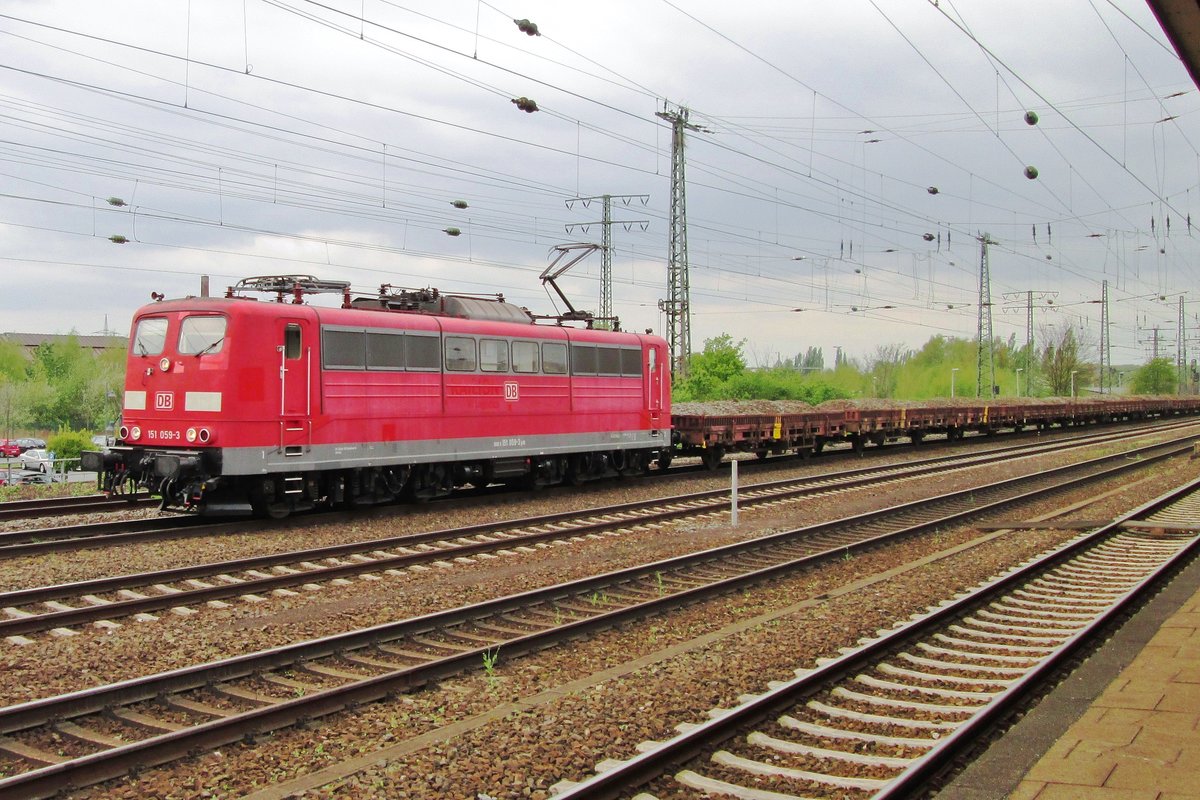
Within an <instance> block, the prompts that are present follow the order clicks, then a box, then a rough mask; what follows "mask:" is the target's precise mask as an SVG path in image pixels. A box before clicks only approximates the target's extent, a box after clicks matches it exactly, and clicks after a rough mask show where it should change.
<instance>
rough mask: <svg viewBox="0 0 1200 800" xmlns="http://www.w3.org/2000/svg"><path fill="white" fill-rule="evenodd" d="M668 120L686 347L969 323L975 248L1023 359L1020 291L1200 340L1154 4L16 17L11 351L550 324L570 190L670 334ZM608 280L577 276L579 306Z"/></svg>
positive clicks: (1105, 1)
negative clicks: (330, 310) (430, 317)
mask: <svg viewBox="0 0 1200 800" xmlns="http://www.w3.org/2000/svg"><path fill="white" fill-rule="evenodd" d="M514 19H529V20H531V21H532V22H534V23H536V25H537V26H538V30H539V32H540V35H538V36H529V35H526V34H525V33H523V32H522V31H521V30H519V29H518V27H517V25H516V24H514ZM519 97H527V98H531V99H533V100H534V101H536V103H537V105H538V107H539V108H540V111H537V112H535V113H525V112H523V111H521V110H519V109H518V108H517V106H516V105H515V104H514V103H513V102H512V101H513V99H514V98H519ZM664 103H670V104H671V105H670V108H672V109H674V108H676V107H677V106H678V105H680V104H682V105H685V106H687V107H688V109H689V110H690V119H691V121H692V122H693V123H695V124H696V125H697V126H699V127H700V128H701V130H696V131H692V132H690V133H689V134H688V139H687V210H688V243H689V251H690V277H691V289H692V310H693V317H692V340H693V345H694V347H695V348H696V349H699V348H700V347H701V346H702V344H703V341H704V339H706V338H709V337H713V336H716V335H719V334H721V333H729V334H731V335H732V336H733V337H734V338H735V339H745V340H746V342H747V347H746V352H747V355H748V356H749V357H750V359H751V361H752V363H755V362H757V363H772V362H773V361H774V359H775V358H776V357H777V356H778V355H782V356H784V357H786V356H789V355H793V354H795V353H797V352H801V351H803V350H804V349H805V348H806V347H809V346H819V347H822V348H823V349H824V351H825V353H826V357H827V359H829V360H831V359H832V351H833V349H834V348H835V347H843V348H845V349H846V350H847V352H848V353H849V354H851V355H855V356H862V355H867V354H869V353H871V352H872V351H873V350H874V348H875V347H876V346H877V345H879V344H894V343H895V344H902V345H905V346H908V347H919V346H920V345H921V344H922V343H923V342H924V341H925V340H926V339H928V338H929V337H930V336H932V335H934V334H945V335H951V336H964V337H971V336H973V335H974V333H975V330H976V324H977V311H978V305H977V302H978V298H977V291H978V287H977V282H978V272H979V266H980V246H979V242H978V240H977V237H978V236H980V235H982V234H983V233H987V234H988V235H989V236H990V237H991V239H992V240H993V241H994V242H995V244H994V245H992V246H991V247H990V249H989V266H990V270H991V278H992V286H991V291H992V302H993V309H992V310H993V325H994V329H995V333H996V335H997V336H999V337H1003V338H1007V337H1009V336H1010V335H1013V334H1016V335H1017V337H1018V340H1021V341H1023V339H1024V335H1025V321H1026V318H1025V300H1026V297H1027V295H1026V294H1025V293H1026V292H1033V293H1034V294H1033V298H1034V300H1035V303H1036V305H1037V309H1036V312H1035V313H1036V318H1037V326H1038V327H1039V328H1041V326H1042V325H1043V324H1056V325H1063V324H1075V325H1078V326H1080V327H1081V329H1082V330H1083V331H1084V336H1085V338H1090V339H1091V340H1092V341H1094V342H1095V341H1098V340H1099V338H1100V337H1099V323H1100V306H1099V305H1098V303H1096V302H1094V301H1098V300H1099V299H1100V297H1101V286H1102V281H1105V280H1107V281H1108V282H1109V297H1110V313H1111V317H1112V322H1113V328H1112V345H1113V351H1112V358H1113V361H1114V362H1116V363H1136V362H1140V361H1142V360H1144V359H1145V358H1146V357H1147V356H1148V354H1149V352H1150V349H1151V347H1152V344H1151V343H1152V341H1153V339H1154V337H1155V329H1156V328H1157V329H1158V337H1159V341H1160V348H1161V351H1160V352H1161V354H1163V355H1169V356H1172V357H1173V356H1174V353H1175V347H1176V328H1177V318H1178V311H1179V305H1178V304H1179V298H1180V297H1183V298H1184V302H1185V314H1186V317H1187V320H1188V326H1189V328H1190V329H1191V330H1192V331H1195V332H1196V333H1200V318H1198V317H1197V312H1200V308H1197V307H1196V304H1198V303H1200V296H1198V295H1200V291H1198V290H1197V289H1195V288H1194V287H1195V286H1196V277H1197V267H1196V264H1197V255H1198V253H1200V247H1198V246H1197V242H1198V238H1200V231H1198V230H1197V228H1200V206H1198V207H1197V208H1196V209H1195V211H1196V219H1195V221H1194V222H1195V226H1196V227H1193V225H1192V220H1191V215H1192V212H1193V205H1194V204H1197V202H1198V201H1200V184H1198V179H1200V151H1198V150H1197V147H1198V146H1200V125H1198V117H1197V113H1196V112H1197V109H1198V108H1200V102H1198V93H1197V91H1196V89H1195V87H1194V86H1193V85H1192V83H1191V82H1190V80H1189V79H1188V77H1187V74H1186V71H1185V70H1184V68H1183V66H1182V64H1181V62H1180V61H1179V59H1178V58H1177V56H1176V55H1175V54H1174V52H1173V51H1172V50H1171V48H1170V46H1169V44H1167V42H1166V37H1165V36H1164V35H1163V33H1162V31H1161V29H1160V28H1159V27H1158V25H1157V23H1156V21H1155V20H1154V18H1153V16H1152V15H1151V13H1150V12H1149V10H1148V8H1147V7H1146V6H1145V4H1144V3H1143V2H1139V1H1138V0H1060V2H1055V3H1045V2H1033V1H1032V0H1015V1H1010V2H1004V3H996V2H989V1H988V0H940V2H931V0H846V2H838V3H831V2H820V3H818V2H812V1H811V0H751V2H746V3H737V4H734V3H726V2H715V0H610V2H603V3H580V2H563V0H556V1H555V2H550V1H549V0H521V2H510V1H509V0H490V1H489V2H484V1H483V0H441V2H437V3H429V2H419V0H397V1H396V2H390V1H385V0H323V2H308V1H307V0H202V1H199V0H198V1H197V2H189V1H188V0H172V1H171V2H161V0H159V1H158V2H150V0H127V2H122V3H118V4H112V3H106V4H100V3H91V2H82V1H81V0H75V1H74V2H69V1H68V0H37V1H36V2H33V1H32V0H29V1H26V0H8V2H5V3H3V4H0V185H2V186H3V189H2V190H0V274H3V276H4V278H3V284H2V285H3V291H0V330H7V331H21V332H48V333H54V332H68V331H75V332H78V333H82V334H90V333H95V332H99V331H101V330H103V329H105V327H106V326H107V328H108V329H110V330H117V331H120V332H122V333H124V332H125V331H126V330H127V329H128V325H129V320H130V317H131V315H132V313H133V311H134V310H135V309H136V308H137V307H138V306H139V305H141V304H143V303H144V302H147V301H148V299H149V296H150V293H151V292H152V291H157V292H163V293H165V294H166V295H167V296H179V295H183V294H189V293H195V292H197V291H198V288H199V281H200V276H201V275H210V276H211V278H212V283H213V286H214V289H219V288H223V287H224V286H226V285H228V284H230V283H233V282H235V281H236V280H237V279H239V278H241V277H245V276H248V275H264V274H291V273H305V274H313V275H316V276H318V277H323V278H330V279H344V280H349V281H351V282H352V283H353V284H354V286H355V287H357V288H359V289H362V290H364V291H370V290H374V289H375V288H376V287H378V286H379V285H380V284H385V283H386V284H392V285H396V286H411V287H419V286H436V287H439V288H440V289H442V290H443V291H447V292H454V291H462V292H490V293H494V292H503V293H504V294H505V296H506V297H508V298H509V299H511V300H513V301H515V302H517V303H520V304H522V305H527V306H529V307H530V308H531V309H532V310H534V311H536V312H543V313H545V312H550V311H552V310H553V304H552V302H551V298H550V297H549V296H548V295H547V293H546V291H545V290H544V289H543V287H542V286H541V285H540V283H539V281H538V274H539V273H540V272H541V270H542V269H543V268H544V267H545V266H546V265H547V263H548V259H549V256H548V253H549V250H550V248H551V247H553V246H554V245H556V244H561V243H565V242H572V241H599V237H600V227H599V225H597V224H588V223H596V222H598V221H599V219H600V215H601V210H600V206H599V205H598V204H597V203H589V204H586V205H585V204H584V203H581V202H575V203H572V202H570V200H571V199H572V198H575V197H588V196H595V195H601V194H605V193H607V194H612V195H614V196H618V197H620V196H631V197H632V198H633V199H631V200H630V201H629V203H628V205H626V204H625V203H623V202H621V201H620V200H618V201H615V202H614V210H613V218H614V219H615V220H617V221H619V222H623V223H626V224H619V225H617V226H615V227H614V229H613V243H614V252H613V264H614V269H613V273H614V288H613V294H614V307H615V311H616V313H617V314H619V315H620V317H621V319H622V322H623V325H624V327H626V328H628V329H643V328H653V329H654V330H655V331H656V332H660V333H661V332H663V331H664V327H665V320H664V318H663V317H662V315H661V314H660V312H659V311H658V301H659V300H660V299H662V298H663V297H665V296H666V257H667V233H668V216H669V211H668V209H669V197H670V191H669V190H670V180H669V178H670V131H669V127H668V126H667V124H666V123H665V122H664V121H663V120H661V119H659V118H658V117H656V112H658V111H661V110H663V108H664ZM1026 112H1034V113H1035V114H1036V115H1037V118H1038V121H1037V124H1036V125H1030V124H1028V123H1027V122H1026V120H1025V116H1026ZM1027 166H1032V167H1035V168H1036V170H1037V178H1036V179H1029V178H1027V177H1026V175H1025V168H1026V167H1027ZM931 188H936V190H937V191H936V193H933V192H932V191H931ZM640 196H648V198H647V199H646V201H645V202H643V200H642V199H641V197H640ZM108 198H120V199H121V200H122V201H124V203H125V205H124V206H114V205H110V204H109V203H108V202H107V200H108ZM458 200H461V201H465V202H466V203H467V205H468V207H467V208H465V209H460V208H456V207H455V206H454V205H453V202H454V201H458ZM448 228H457V229H458V230H459V231H461V235H459V236H450V235H448V234H447V233H445V230H446V229H448ZM112 236H118V237H125V239H126V243H125V244H115V243H113V242H112V241H110V238H109V237H112ZM599 268H600V259H599V255H598V254H597V255H593V256H592V257H591V258H590V259H589V260H587V261H585V262H583V263H582V264H581V265H580V266H579V267H577V268H576V270H575V271H574V272H572V273H571V277H570V279H569V280H567V281H565V282H564V285H565V287H566V289H567V291H568V292H569V293H570V294H571V296H572V299H573V301H574V302H575V305H576V306H578V307H583V308H593V309H594V308H596V307H597V306H598V303H599V300H598V298H599ZM796 309H802V310H799V311H797V310H796ZM1189 350H1190V351H1191V352H1193V353H1194V352H1200V341H1195V342H1192V343H1191V344H1190V346H1189Z"/></svg>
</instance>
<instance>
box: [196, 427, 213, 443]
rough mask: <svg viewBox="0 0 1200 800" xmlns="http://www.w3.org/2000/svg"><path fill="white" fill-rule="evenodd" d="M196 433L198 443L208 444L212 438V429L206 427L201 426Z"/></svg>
mask: <svg viewBox="0 0 1200 800" xmlns="http://www.w3.org/2000/svg"><path fill="white" fill-rule="evenodd" d="M198 435H199V437H200V444H208V443H209V442H211V441H212V438H213V435H212V431H210V430H209V429H208V428H201V429H200V430H199V432H198Z"/></svg>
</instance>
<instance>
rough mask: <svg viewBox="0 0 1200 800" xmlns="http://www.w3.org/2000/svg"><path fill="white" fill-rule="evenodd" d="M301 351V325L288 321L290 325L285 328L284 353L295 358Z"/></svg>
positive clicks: (285, 355)
mask: <svg viewBox="0 0 1200 800" xmlns="http://www.w3.org/2000/svg"><path fill="white" fill-rule="evenodd" d="M300 351H301V341H300V326H299V325H296V324H294V323H288V326H287V327H286V328H284V329H283V355H284V357H285V358H290V359H292V360H295V359H297V358H299V357H300Z"/></svg>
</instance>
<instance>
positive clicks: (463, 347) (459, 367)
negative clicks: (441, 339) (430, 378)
mask: <svg viewBox="0 0 1200 800" xmlns="http://www.w3.org/2000/svg"><path fill="white" fill-rule="evenodd" d="M446 369H447V370H449V371H451V372H474V371H475V340H474V339H468V338H466V337H464V336H447V337H446Z"/></svg>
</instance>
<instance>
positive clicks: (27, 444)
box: [17, 439, 46, 453]
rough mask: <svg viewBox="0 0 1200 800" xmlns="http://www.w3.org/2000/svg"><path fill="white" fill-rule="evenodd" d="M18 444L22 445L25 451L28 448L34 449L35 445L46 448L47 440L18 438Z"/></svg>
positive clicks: (22, 450) (22, 449)
mask: <svg viewBox="0 0 1200 800" xmlns="http://www.w3.org/2000/svg"><path fill="white" fill-rule="evenodd" d="M17 444H18V445H20V447H21V452H22V453H24V452H25V451H26V450H32V449H34V448H35V447H40V448H42V449H45V447H46V440H45V439H17Z"/></svg>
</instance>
